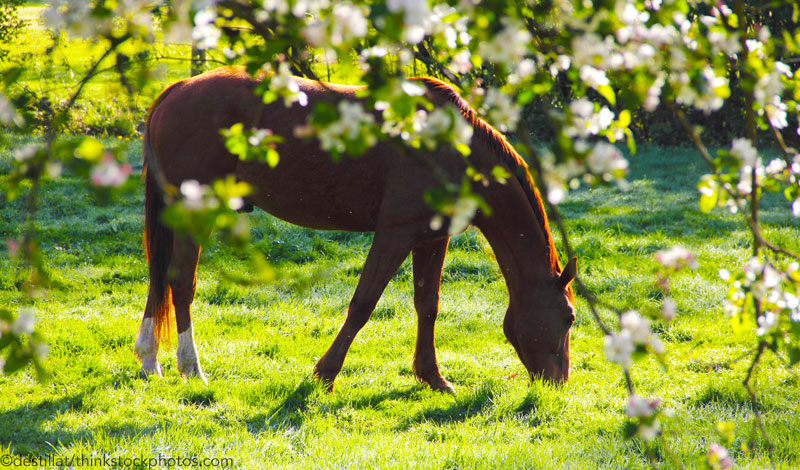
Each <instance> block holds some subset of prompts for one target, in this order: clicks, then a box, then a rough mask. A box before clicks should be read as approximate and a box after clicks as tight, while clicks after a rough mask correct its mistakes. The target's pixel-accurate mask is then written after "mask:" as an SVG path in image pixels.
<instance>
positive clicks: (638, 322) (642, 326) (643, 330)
mask: <svg viewBox="0 0 800 470" xmlns="http://www.w3.org/2000/svg"><path fill="white" fill-rule="evenodd" d="M619 324H620V327H621V328H622V329H623V330H627V331H629V332H630V333H631V339H632V340H633V342H634V343H637V344H647V343H648V341H649V340H650V320H648V319H647V318H643V317H641V316H640V315H639V313H638V312H636V311H635V310H630V311H628V312H625V313H624V314H623V315H622V317H621V318H620V321H619Z"/></svg>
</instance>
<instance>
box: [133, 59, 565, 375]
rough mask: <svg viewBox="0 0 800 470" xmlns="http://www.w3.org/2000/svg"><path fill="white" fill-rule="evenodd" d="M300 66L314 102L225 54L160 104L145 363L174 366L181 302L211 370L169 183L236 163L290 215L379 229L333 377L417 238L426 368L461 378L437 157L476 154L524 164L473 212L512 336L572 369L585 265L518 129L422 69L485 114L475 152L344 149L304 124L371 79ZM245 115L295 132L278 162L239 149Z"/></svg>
mask: <svg viewBox="0 0 800 470" xmlns="http://www.w3.org/2000/svg"><path fill="white" fill-rule="evenodd" d="M295 80H296V82H297V84H298V85H299V88H300V90H301V91H303V92H304V93H305V94H306V95H307V97H308V106H300V105H299V104H297V103H295V104H293V105H291V106H289V107H286V106H285V105H284V104H283V103H281V102H273V103H271V104H267V105H264V104H263V103H262V101H261V99H260V97H258V96H256V95H255V94H254V89H255V88H256V86H257V85H258V83H259V80H258V79H257V78H253V77H251V76H249V75H248V74H246V73H245V72H244V70H243V69H240V68H222V69H218V70H216V71H212V72H209V73H205V74H203V75H199V76H197V77H193V78H191V79H187V80H183V81H180V82H178V83H175V84H174V85H172V86H170V87H169V88H168V89H167V90H166V91H165V92H164V93H162V94H161V96H160V97H159V98H158V99H157V100H156V102H155V103H154V104H153V106H152V108H151V110H150V114H149V116H148V119H147V127H146V130H145V133H144V143H143V154H144V161H145V170H144V171H145V248H146V252H147V257H148V260H149V266H150V288H149V292H148V295H147V305H146V307H145V311H144V318H143V319H142V323H141V326H140V328H139V333H138V336H137V339H136V345H135V351H136V354H137V355H138V357H139V359H140V360H141V362H142V370H143V372H144V373H147V374H159V375H160V374H161V369H160V366H159V364H158V360H157V358H156V353H157V350H158V344H159V338H160V337H161V336H162V331H163V330H166V331H168V329H169V327H168V325H167V324H168V321H167V319H168V318H169V314H170V312H171V311H172V310H173V309H174V312H175V317H176V323H177V330H178V349H177V361H178V369H179V370H180V371H181V373H182V374H184V375H186V376H197V377H200V378H201V379H203V380H204V381H205V380H206V379H205V376H204V375H203V372H202V370H201V368H200V362H199V360H198V354H197V349H196V347H195V343H194V336H193V332H192V321H191V314H190V309H191V303H192V299H193V298H194V292H195V285H196V279H197V278H196V272H197V263H198V258H199V256H200V247H199V246H198V245H197V244H196V243H195V242H194V241H193V239H192V238H191V237H189V236H186V235H180V234H178V233H174V232H173V231H172V230H171V229H170V228H169V227H167V226H166V225H164V224H163V223H162V221H161V218H160V217H161V212H162V211H163V209H164V207H165V201H164V191H165V186H166V185H171V186H177V185H180V184H181V182H182V181H185V180H197V181H199V182H200V183H203V184H208V183H210V182H211V181H213V180H215V179H217V178H221V177H224V176H226V175H234V176H235V177H236V178H237V179H238V180H240V181H245V182H247V183H249V184H250V185H252V186H253V188H254V193H253V194H252V195H251V196H248V202H249V203H251V204H253V205H255V206H257V207H259V208H261V209H263V210H265V211H267V212H269V213H270V214H273V215H275V216H276V217H279V218H281V219H283V220H286V221H288V222H291V223H294V224H297V225H301V226H304V227H309V228H313V229H321V230H347V231H355V232H374V233H375V236H374V239H373V242H372V247H371V248H370V250H369V254H368V255H367V259H366V261H365V263H364V268H363V270H362V272H361V277H360V279H359V280H358V285H357V286H356V289H355V293H354V294H353V298H352V300H351V301H350V304H349V307H348V310H347V317H346V319H345V321H344V325H343V326H342V329H341V330H340V331H339V333H338V334H337V335H336V339H335V340H334V341H333V344H332V345H331V346H330V348H329V349H328V351H327V352H326V353H325V355H323V356H322V358H321V359H320V360H319V361H318V362H317V364H316V367H315V369H314V373H315V375H316V376H317V377H318V378H319V379H320V380H321V381H323V382H324V383H327V384H328V386H329V387H331V388H332V387H333V381H334V379H335V378H336V376H337V374H338V373H339V371H340V370H341V368H342V363H343V362H344V358H345V355H346V354H347V351H348V349H349V348H350V345H351V343H352V342H353V339H354V338H355V336H356V334H357V333H358V332H359V331H360V330H361V328H362V327H363V326H364V325H365V324H366V322H367V320H368V319H369V317H370V315H371V314H372V311H373V309H374V308H375V305H376V303H377V302H378V299H379V298H380V296H381V294H382V293H383V290H384V288H385V287H386V285H387V284H388V283H389V280H390V279H391V278H392V276H393V275H394V274H395V272H396V271H397V269H398V268H399V267H400V265H401V264H402V262H403V260H405V258H406V257H407V256H408V253H409V252H411V255H412V261H413V273H414V274H413V278H414V307H415V308H416V311H417V322H418V323H417V341H416V349H415V352H414V362H413V366H414V372H415V374H416V376H417V378H418V379H419V380H421V381H422V382H425V383H427V384H428V385H429V386H430V387H431V388H433V389H436V390H444V391H452V390H453V388H452V386H451V385H450V383H449V382H448V381H447V380H445V379H444V378H443V377H442V375H441V373H440V372H439V365H438V363H437V361H436V353H435V350H434V324H435V322H436V316H437V313H438V310H439V284H440V282H441V275H442V265H443V263H444V257H445V252H446V250H447V244H448V239H449V238H448V231H447V225H448V224H447V223H445V224H443V227H441V228H438V229H433V228H432V227H431V223H430V221H431V218H432V217H433V216H434V215H435V212H434V211H433V210H432V209H431V207H430V206H429V205H428V204H427V203H426V202H425V199H424V195H425V192H426V191H427V190H429V189H431V188H435V187H437V186H439V185H440V184H441V183H440V181H441V180H438V179H437V176H435V175H434V170H433V169H432V168H438V169H439V170H437V171H438V172H439V175H441V174H445V175H447V177H448V178H449V179H450V180H451V181H452V182H454V183H460V182H461V180H462V178H463V175H464V173H465V170H466V168H467V165H468V164H469V165H472V166H473V167H474V168H475V169H477V170H478V171H481V172H483V173H484V174H490V172H491V170H492V169H493V168H494V167H495V166H497V165H499V166H501V167H502V168H504V169H505V170H506V171H508V173H509V174H511V175H514V177H513V178H509V179H508V180H507V181H505V182H497V181H491V182H489V183H488V184H485V185H484V184H478V183H476V184H475V185H474V191H475V192H476V193H478V194H479V195H480V196H482V197H483V198H484V199H485V201H486V202H487V203H488V204H489V206H490V207H491V208H492V211H491V214H487V213H482V212H480V211H479V212H478V213H477V214H476V216H475V218H474V220H473V224H474V225H475V226H477V227H478V228H479V229H480V230H481V232H482V233H483V234H484V236H485V237H486V239H487V240H488V242H489V244H490V245H491V247H492V249H493V251H494V254H495V257H496V259H497V262H498V264H499V265H500V270H501V271H502V273H503V276H504V277H505V280H506V286H507V287H508V292H509V306H508V310H507V312H506V315H505V319H504V321H503V331H504V333H505V335H506V338H508V341H509V342H510V343H511V345H512V346H513V347H514V349H515V350H516V352H517V354H518V355H519V358H520V360H521V361H522V363H523V365H524V366H525V368H526V369H527V370H528V372H529V374H530V376H531V378H533V377H536V376H539V377H542V378H544V379H546V380H549V381H552V382H557V383H560V382H564V381H566V380H567V378H568V377H569V333H570V328H571V326H572V323H573V322H574V320H575V314H574V309H573V305H574V298H573V295H572V290H571V287H570V285H569V284H570V282H571V281H572V279H573V278H574V276H575V260H574V259H573V260H571V261H570V262H569V263H568V264H567V265H566V267H565V268H564V270H563V271H562V270H561V267H560V266H559V262H558V258H557V255H556V250H555V246H554V245H553V240H552V238H551V235H550V230H549V228H548V223H547V216H546V214H545V211H544V207H543V204H542V200H541V197H540V195H539V192H538V191H537V189H536V187H535V186H534V184H533V180H532V179H531V176H530V174H529V173H528V171H527V167H526V165H525V163H524V161H523V160H522V158H521V157H520V156H519V154H518V153H517V152H516V151H514V149H513V148H512V147H511V145H510V144H509V143H508V142H507V141H506V139H505V138H504V137H503V136H502V135H501V134H500V133H499V132H497V131H496V130H495V129H494V128H492V127H491V126H490V125H489V124H487V123H486V122H484V121H483V120H481V119H480V118H479V117H477V115H476V114H475V111H474V110H472V109H471V108H470V107H469V105H468V104H467V103H466V102H465V101H464V100H463V99H462V98H461V97H460V96H459V95H458V93H457V92H456V91H455V90H454V89H453V88H451V87H450V86H448V85H447V84H445V83H443V82H440V81H438V80H434V79H429V78H423V79H415V80H417V83H421V84H422V85H424V86H425V88H426V89H427V92H426V93H427V94H428V97H429V99H430V100H431V101H432V102H433V103H434V105H436V106H455V107H456V109H457V110H458V111H459V112H460V114H461V115H462V116H463V117H464V118H465V119H466V120H467V122H468V123H470V124H471V125H472V126H473V137H472V141H471V144H470V148H471V154H470V156H469V158H467V159H465V158H464V157H463V156H462V155H461V154H459V153H458V152H456V151H455V150H453V149H452V148H451V147H449V146H441V147H440V148H439V149H438V150H436V151H423V150H411V149H405V148H404V147H402V146H398V145H396V144H393V143H389V142H379V143H377V144H376V145H374V146H373V147H372V148H370V149H369V150H368V151H367V152H366V154H365V155H363V156H361V157H358V158H344V159H341V160H340V161H337V162H334V161H333V160H332V158H331V155H330V154H329V153H328V152H326V151H324V150H322V149H321V148H320V144H319V141H318V140H316V139H308V138H305V139H304V138H299V137H296V136H295V135H294V134H293V129H294V127H295V126H296V125H298V124H305V123H306V120H307V118H308V117H309V114H310V112H311V109H312V107H313V105H314V104H315V103H317V102H321V101H327V102H329V103H332V104H334V105H335V104H336V103H337V102H339V101H341V100H351V101H355V100H357V98H356V92H357V91H358V90H360V89H361V88H359V87H351V86H342V85H334V84H324V83H320V82H316V81H312V80H306V79H303V78H295ZM238 122H243V123H244V124H245V126H253V127H258V128H266V129H271V130H272V132H273V133H274V134H276V135H280V136H282V137H283V138H284V140H283V142H282V143H280V144H278V146H277V150H278V152H279V154H280V161H279V163H278V164H277V166H275V167H274V168H271V167H270V166H269V165H267V164H266V163H262V162H257V161H242V160H240V159H239V158H237V157H236V156H234V155H232V154H230V153H229V152H228V151H227V150H226V148H225V144H224V141H223V139H222V137H221V136H220V133H219V130H220V129H224V128H228V127H230V126H232V125H233V124H235V123H238ZM409 152H413V153H414V155H410V154H409Z"/></svg>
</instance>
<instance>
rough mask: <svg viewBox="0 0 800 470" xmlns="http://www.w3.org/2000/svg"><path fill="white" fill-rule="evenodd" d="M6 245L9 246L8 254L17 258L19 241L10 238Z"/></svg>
mask: <svg viewBox="0 0 800 470" xmlns="http://www.w3.org/2000/svg"><path fill="white" fill-rule="evenodd" d="M6 245H7V246H8V255H9V256H10V257H12V258H16V257H17V254H19V242H18V241H16V240H14V239H11V238H9V239H8V240H6Z"/></svg>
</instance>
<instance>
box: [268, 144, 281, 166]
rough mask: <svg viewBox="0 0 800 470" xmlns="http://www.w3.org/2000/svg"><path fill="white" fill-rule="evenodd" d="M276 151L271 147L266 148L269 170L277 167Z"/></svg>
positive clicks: (277, 157)
mask: <svg viewBox="0 0 800 470" xmlns="http://www.w3.org/2000/svg"><path fill="white" fill-rule="evenodd" d="M278 159H279V156H278V151H277V150H275V149H274V148H272V147H269V148H267V164H268V165H269V167H270V168H275V166H277V165H278Z"/></svg>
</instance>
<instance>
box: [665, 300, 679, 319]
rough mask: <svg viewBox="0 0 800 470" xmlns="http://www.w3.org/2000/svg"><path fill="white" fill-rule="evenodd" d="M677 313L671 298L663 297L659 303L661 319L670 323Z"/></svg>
mask: <svg viewBox="0 0 800 470" xmlns="http://www.w3.org/2000/svg"><path fill="white" fill-rule="evenodd" d="M677 311H678V308H677V306H676V305H675V301H674V300H672V297H664V300H662V301H661V318H663V319H664V320H665V321H672V319H673V318H675V314H676V313H677Z"/></svg>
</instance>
